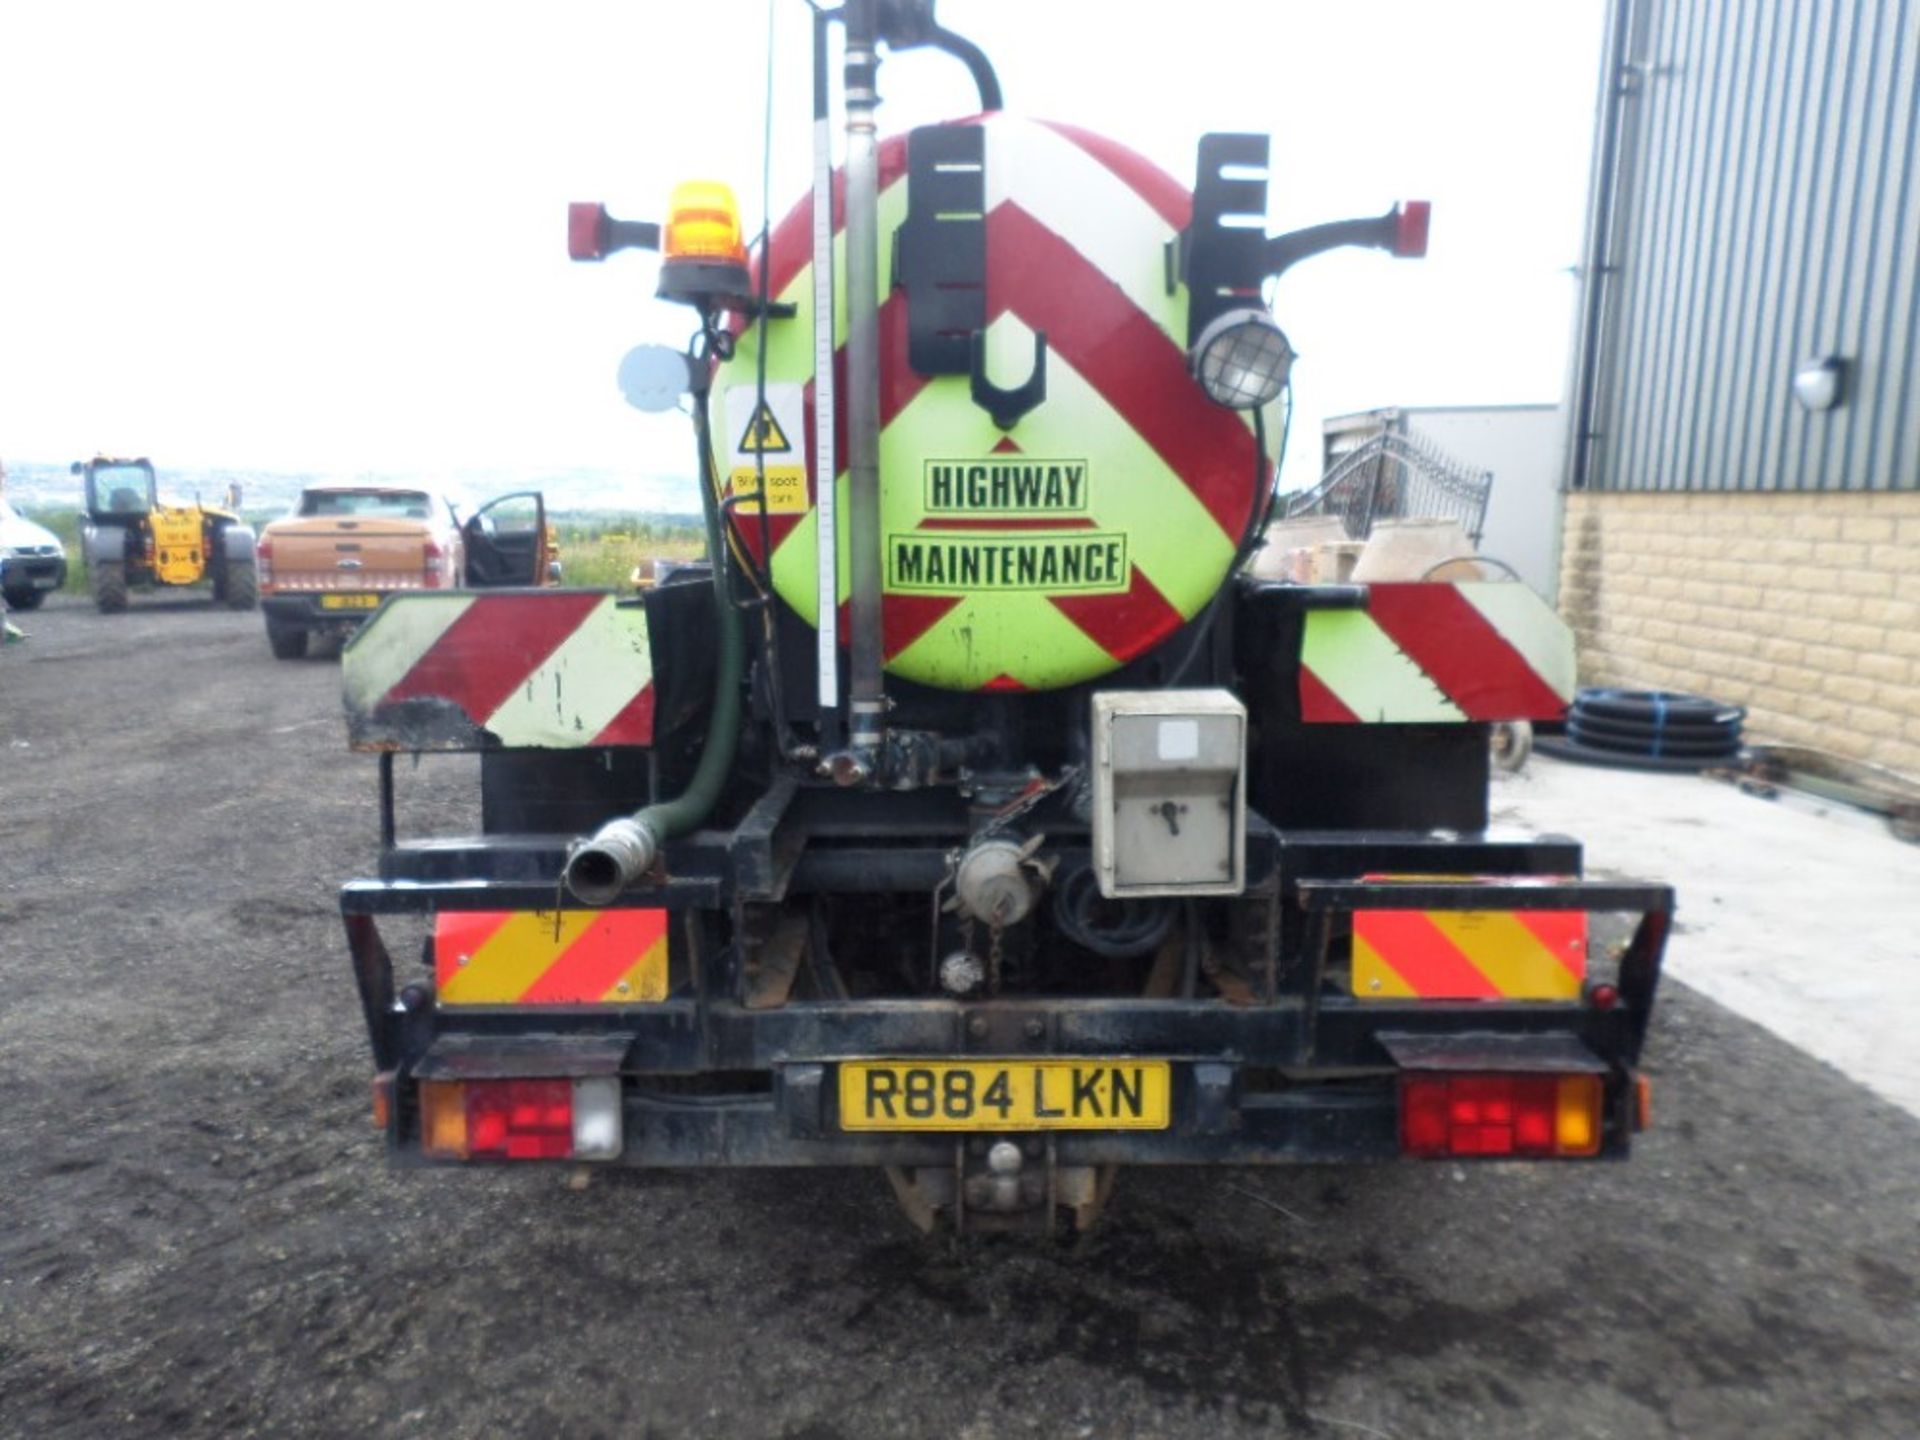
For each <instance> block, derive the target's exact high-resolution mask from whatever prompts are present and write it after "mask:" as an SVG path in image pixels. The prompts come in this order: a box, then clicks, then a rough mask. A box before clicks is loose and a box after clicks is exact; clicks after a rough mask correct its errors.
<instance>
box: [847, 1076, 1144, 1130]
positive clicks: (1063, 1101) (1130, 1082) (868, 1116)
mask: <svg viewBox="0 0 1920 1440" xmlns="http://www.w3.org/2000/svg"><path fill="white" fill-rule="evenodd" d="M1171 1068H1172V1067H1170V1066H1169V1065H1168V1064H1167V1062H1166V1061H1164V1060H922V1061H909V1060H881V1061H870V1060H858V1061H848V1062H846V1063H845V1064H843V1065H841V1067H840V1128H841V1129H843V1130H1164V1129H1166V1128H1167V1123H1168V1120H1167V1117H1168V1112H1169V1110H1170V1108H1171V1105H1170V1096H1171V1095H1172V1091H1173V1082H1172V1079H1171V1077H1170V1071H1171Z"/></svg>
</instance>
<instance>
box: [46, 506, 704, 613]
mask: <svg viewBox="0 0 1920 1440" xmlns="http://www.w3.org/2000/svg"><path fill="white" fill-rule="evenodd" d="M20 513H21V514H23V515H25V516H26V517H27V518H28V519H29V520H32V521H34V522H35V523H36V524H40V525H44V526H46V527H47V528H48V529H49V530H51V531H53V533H54V534H55V535H57V536H59V537H60V543H61V544H62V545H64V546H66V548H67V583H66V586H65V590H66V593H68V594H71V595H84V594H86V593H87V571H86V566H85V565H84V564H83V563H82V561H81V557H80V525H81V521H82V519H83V518H84V517H83V515H82V514H81V512H80V511H79V510H74V509H62V508H59V507H52V506H48V507H41V506H35V507H33V508H31V509H28V508H25V507H23V508H22V509H21V512H20ZM245 518H246V519H247V521H248V522H249V523H250V524H252V525H254V526H255V527H256V528H258V527H259V526H262V525H265V524H266V523H267V521H269V520H271V519H274V518H276V517H275V516H272V515H265V514H263V515H248V516H247V517H245ZM551 523H552V525H553V532H554V540H555V542H556V543H557V544H558V545H559V547H560V570H561V574H562V575H564V576H565V577H566V583H567V584H569V585H583V586H589V587H605V588H607V589H612V590H631V589H633V588H634V587H633V571H634V567H635V566H637V565H639V564H640V563H641V562H642V561H651V560H694V559H698V558H699V557H701V556H702V555H704V554H706V549H707V545H706V537H705V535H703V534H702V533H701V530H700V527H699V526H698V525H694V524H691V523H689V522H686V521H677V520H673V519H668V518H662V517H655V518H652V519H645V520H642V519H636V518H633V517H631V516H620V515H607V514H588V515H555V516H552V517H551Z"/></svg>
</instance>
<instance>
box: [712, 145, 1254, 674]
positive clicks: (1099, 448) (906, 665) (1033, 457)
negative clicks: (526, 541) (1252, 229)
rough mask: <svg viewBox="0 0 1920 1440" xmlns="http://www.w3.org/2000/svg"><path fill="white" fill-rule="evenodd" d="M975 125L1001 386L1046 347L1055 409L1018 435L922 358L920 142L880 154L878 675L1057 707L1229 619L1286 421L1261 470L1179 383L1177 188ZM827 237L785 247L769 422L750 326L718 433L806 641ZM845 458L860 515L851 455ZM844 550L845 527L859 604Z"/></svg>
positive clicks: (1217, 410) (732, 481) (723, 392)
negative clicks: (818, 306) (1058, 691)
mask: <svg viewBox="0 0 1920 1440" xmlns="http://www.w3.org/2000/svg"><path fill="white" fill-rule="evenodd" d="M959 123H961V124H963V125H971V126H978V127H980V128H981V129H982V131H983V132H984V137H983V153H982V163H983V170H984V177H983V178H984V188H985V204H984V240H985V247H984V248H985V265H984V272H985V273H984V282H985V324H984V326H983V327H982V330H981V342H980V343H981V344H982V345H983V347H984V350H983V353H984V358H985V373H986V376H987V378H988V379H989V380H991V381H992V382H993V383H994V384H996V385H998V386H1000V387H1002V388H1004V389H1015V388H1017V387H1019V386H1020V385H1021V384H1022V383H1023V382H1024V381H1025V380H1026V379H1027V378H1028V376H1029V375H1030V374H1031V373H1032V372H1033V370H1034V367H1035V337H1036V335H1040V334H1044V335H1045V337H1046V350H1047V355H1046V370H1045V394H1044V399H1042V400H1041V402H1040V403H1039V404H1038V405H1036V406H1034V407H1033V408H1031V409H1029V410H1027V411H1026V412H1025V413H1023V414H1021V415H1020V416H1019V417H1018V418H1017V419H1016V420H1014V421H1013V423H1012V424H1011V425H1010V426H1008V427H1006V428H1002V426H1001V425H1000V424H998V423H996V421H995V418H994V417H993V415H991V414H990V413H989V412H988V410H987V408H985V407H984V406H983V405H982V404H980V403H977V402H976V400H975V398H974V386H973V384H972V381H971V377H970V376H969V375H966V374H936V375H932V376H928V375H925V374H922V373H921V372H920V371H919V370H917V369H916V368H915V367H914V366H913V365H912V364H911V363H910V362H909V359H908V334H909V325H910V318H911V317H910V313H909V297H908V294H907V291H906V289H905V288H904V287H903V286H901V285H900V284H899V283H898V274H899V269H900V257H899V255H898V250H899V248H900V246H901V245H902V244H903V243H913V244H919V243H923V242H922V241H921V240H920V239H919V237H918V236H916V235H914V234H912V233H911V232H909V233H908V234H906V235H902V233H901V226H902V222H903V221H904V220H905V219H906V217H907V214H908V207H909V192H910V188H911V187H910V184H909V177H908V173H907V172H908V146H907V137H905V136H895V137H892V138H891V139H888V140H886V141H883V142H882V144H881V147H880V156H879V171H880V187H881V190H880V227H879V229H880V253H881V257H882V263H881V266H880V272H881V273H880V277H879V284H880V291H881V293H880V304H881V309H880V421H881V427H882V428H881V434H880V475H881V521H882V523H881V544H882V546H883V551H882V557H881V571H882V576H883V594H884V599H883V605H882V613H883V631H884V648H885V663H886V668H887V670H888V671H889V672H890V673H892V674H895V675H898V676H901V677H903V678H906V679H910V680H915V681H919V682H922V683H925V684H929V685H933V686H937V687H940V688H944V689H950V690H968V691H972V690H1045V689H1054V688H1058V687H1061V686H1065V685H1072V684H1077V683H1080V682H1082V681H1086V680H1091V679H1095V678H1097V677H1098V676H1100V675H1103V674H1105V673H1107V672H1109V671H1111V670H1113V669H1115V668H1117V667H1118V666H1120V665H1123V664H1125V663H1127V662H1128V661H1130V660H1133V659H1135V658H1137V657H1138V656H1140V655H1142V654H1144V653H1145V652H1147V651H1148V650H1150V649H1152V648H1153V646H1155V645H1156V644H1158V643H1160V642H1161V641H1163V640H1165V639H1166V638H1167V637H1168V636H1170V635H1171V634H1173V633H1174V631H1176V630H1177V629H1178V628H1179V627H1180V626H1181V625H1182V624H1183V623H1184V622H1185V621H1187V620H1189V619H1191V618H1192V617H1193V616H1194V615H1196V614H1197V613H1199V611H1200V609H1201V608H1202V607H1203V606H1204V605H1205V604H1206V603H1207V601H1208V600H1209V599H1211V598H1212V596H1213V595H1214V593H1215V592H1216V591H1217V590H1218V589H1219V587H1220V585H1221V584H1222V582H1223V581H1224V580H1225V579H1226V577H1227V574H1228V571H1229V569H1230V568H1231V566H1232V563H1233V559H1234V556H1235V553H1236V551H1237V550H1238V547H1239V545H1240V543H1241V541H1242V539H1243V537H1244V536H1245V533H1246V530H1247V527H1248V525H1249V523H1250V519H1251V517H1252V515H1253V513H1254V511H1255V507H1256V504H1257V501H1258V497H1259V496H1260V495H1261V494H1262V493H1263V491H1264V488H1265V487H1266V486H1267V485H1268V484H1269V483H1270V480H1271V475H1272V462H1273V451H1274V450H1275V449H1276V448H1277V446H1278V445H1279V443H1280V439H1281V436H1280V425H1281V421H1280V418H1279V415H1278V413H1277V411H1272V412H1270V413H1269V414H1268V415H1266V416H1264V417H1262V418H1263V419H1264V421H1265V426H1264V433H1265V439H1266V447H1265V453H1259V451H1258V449H1257V442H1256V423H1255V419H1254V417H1253V416H1252V415H1251V414H1248V413H1240V412H1234V411H1230V410H1226V409H1223V408H1221V407H1220V406H1218V405H1215V404H1213V403H1212V402H1211V401H1209V400H1208V399H1207V398H1206V396H1205V394H1204V393H1203V392H1202V391H1201V389H1200V387H1199V385H1198V384H1197V383H1196V382H1195V381H1194V379H1193V378H1192V376H1191V375H1190V374H1189V373H1188V370H1187V361H1186V345H1187V292H1186V289H1185V287H1184V285H1181V284H1178V283H1175V282H1172V281H1170V277H1173V276H1176V275H1177V274H1178V265H1177V260H1176V258H1175V257H1176V251H1175V247H1177V243H1178V236H1179V233H1180V231H1181V230H1182V229H1183V228H1184V227H1185V226H1186V224H1187V221H1188V215H1189V210H1190V207H1191V196H1190V195H1189V193H1188V191H1187V190H1186V188H1185V187H1184V186H1182V185H1180V184H1179V183H1178V182H1177V181H1175V180H1173V179H1172V178H1171V177H1170V176H1168V175H1166V174H1165V173H1164V172H1162V171H1161V170H1159V169H1158V168H1156V167H1155V166H1154V165H1152V164H1151V163H1150V162H1148V161H1146V160H1144V159H1143V158H1141V157H1140V156H1138V155H1136V154H1134V153H1133V152H1131V151H1129V150H1127V149H1125V148H1124V147H1122V146H1120V145H1117V144H1115V143H1114V142H1112V141H1110V140H1107V139H1104V138H1102V137H1100V136H1096V135H1093V134H1090V133H1088V132H1086V131H1083V130H1079V129H1076V128H1074V127H1071V126H1066V125H1058V124H1051V123H1046V122H1040V121H1034V120H1028V119H1022V118H1019V117H1015V116H1008V115H1004V114H995V115H990V116H986V117H983V118H979V119H975V120H970V121H963V122H959ZM811 224H812V204H811V200H810V199H809V200H803V201H802V202H801V203H800V204H799V205H798V206H797V207H796V208H795V209H794V210H793V211H792V212H790V213H789V214H788V215H787V216H786V218H785V219H784V220H783V221H782V222H781V223H780V224H779V225H778V226H777V227H776V228H775V230H774V232H773V235H772V239H771V242H770V245H769V247H768V248H769V252H770V255H769V261H770V275H769V292H770V294H771V296H772V298H773V299H774V300H775V301H776V302H785V303H788V304H791V305H794V306H795V307H797V314H796V315H794V316H792V317H788V318H780V319H773V320H769V321H768V322H767V355H766V380H767V386H766V396H765V403H764V405H762V404H761V403H760V397H759V386H758V365H759V360H760V357H759V352H758V330H757V326H756V325H755V324H752V323H749V324H747V325H746V326H745V327H744V328H743V329H742V331H741V333H740V335H739V343H738V347H737V349H736V351H735V353H734V355H733V357H732V359H731V360H730V361H729V362H728V363H726V364H725V365H723V366H722V367H721V369H720V372H719V373H718V374H717V375H716V377H715V383H714V413H715V420H714V425H713V435H714V448H715V451H716V453H715V457H714V459H715V463H716V467H717V469H718V471H719V473H720V475H721V477H722V480H723V483H725V484H728V485H729V486H730V487H731V488H732V489H734V490H735V491H736V492H746V493H751V492H752V491H753V489H754V488H755V486H756V484H757V483H758V482H757V479H756V472H757V471H760V472H762V473H764V474H765V476H766V483H767V497H768V510H769V511H770V514H769V516H768V517H767V533H768V536H769V538H770V540H771V548H772V558H771V567H770V568H771V571H772V577H773V583H774V587H775V589H776V591H777V592H778V594H779V595H780V596H781V598H782V599H784V600H785V601H786V602H787V603H788V604H789V605H791V606H792V607H793V608H794V610H795V611H797V612H798V613H799V614H800V615H801V616H802V617H803V618H804V619H806V620H808V621H809V622H812V621H813V620H814V619H815V618H816V616H817V613H818V606H817V602H816V593H815V592H816V588H817V582H816V579H815V555H814V524H813V506H814V497H815V496H816V494H817V493H818V492H817V484H818V480H817V477H816V476H814V475H813V474H812V473H811V467H810V465H809V457H810V456H811V455H812V454H813V425H814V418H813V414H812V386H811V380H812V375H813V345H812V334H813V315H812V295H813V287H812V277H811V265H810V247H809V235H810V230H811ZM841 254H842V255H844V243H842V245H841ZM890 255H892V256H894V257H895V264H894V265H893V266H891V267H890V266H889V265H888V263H887V257H888V256H890ZM840 293H842V294H844V286H842V287H841V292H840ZM842 303H843V304H844V301H843V302H842ZM841 326H842V327H844V315H843V317H842V321H841ZM836 333H840V332H839V331H837V332H836ZM842 359H843V360H844V350H843V351H842ZM839 441H840V443H839V446H838V447H837V448H838V449H839V450H840V451H841V452H842V453H840V455H839V458H838V463H837V468H838V469H839V470H840V474H839V476H838V483H839V496H840V505H841V507H842V513H843V514H844V508H845V504H846V499H845V497H846V485H847V477H846V471H845V455H844V441H845V436H844V433H842V434H841V435H840V437H839ZM734 525H735V527H736V530H737V532H738V535H739V538H740V541H741V543H742V544H743V545H745V546H746V547H747V548H748V549H749V550H750V551H752V552H753V553H754V554H755V555H756V556H757V555H758V554H759V553H760V550H761V519H760V516H759V514H758V507H757V505H756V504H755V503H754V502H752V501H748V502H747V503H744V504H741V505H739V506H738V507H737V508H736V510H735V512H734ZM846 543H847V532H846V529H845V527H844V526H843V527H841V530H840V544H841V547H842V554H841V556H840V563H839V567H838V571H839V576H840V587H841V591H840V595H839V597H838V600H839V603H840V604H841V605H843V606H844V604H845V603H846V600H847V584H848V575H849V566H848V560H847V556H846V553H845V546H846ZM842 634H843V635H844V634H845V628H844V626H843V628H842Z"/></svg>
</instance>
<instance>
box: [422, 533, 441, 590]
mask: <svg viewBox="0 0 1920 1440" xmlns="http://www.w3.org/2000/svg"><path fill="white" fill-rule="evenodd" d="M446 554H447V552H446V550H445V549H444V548H443V547H442V546H441V544H440V542H439V541H438V540H435V539H433V538H432V537H431V536H429V537H428V538H427V541H426V543H425V544H424V545H422V546H421V547H420V555H421V559H422V561H423V566H424V568H423V572H422V575H421V580H422V584H423V585H424V587H425V588H426V589H428V590H438V589H440V588H441V587H442V586H443V584H444V583H445V575H444V573H443V571H442V569H441V565H440V562H441V561H442V560H443V559H445V558H446Z"/></svg>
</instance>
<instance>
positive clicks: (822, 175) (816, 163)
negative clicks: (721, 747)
mask: <svg viewBox="0 0 1920 1440" xmlns="http://www.w3.org/2000/svg"><path fill="white" fill-rule="evenodd" d="M831 23H832V22H831V18H830V17H829V16H828V14H827V12H826V11H824V10H816V11H814V14H813V429H814V445H813V474H814V506H813V518H814V526H815V530H814V572H813V573H814V595H815V603H816V605H817V606H818V612H817V614H816V617H815V619H814V642H815V643H814V690H815V695H816V699H817V702H818V705H819V715H818V720H819V726H820V753H821V754H823V755H824V754H831V753H832V751H833V750H834V749H835V748H837V747H838V745H839V743H840V533H839V526H838V524H837V520H838V506H837V503H836V496H835V494H834V490H835V479H836V475H837V470H838V463H837V460H836V457H835V455H834V433H835V430H836V427H835V425H834V409H835V405H836V403H837V402H836V399H835V395H834V384H833V356H834V351H835V349H836V348H837V347H836V346H835V345H834V343H833V308H834V307H833V127H832V121H831V119H830V117H829V113H828V111H829V99H830V91H829V86H828V79H827V31H828V28H829V26H830V25H831ZM761 353H762V354H765V351H764V349H763V350H762V352H761Z"/></svg>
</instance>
